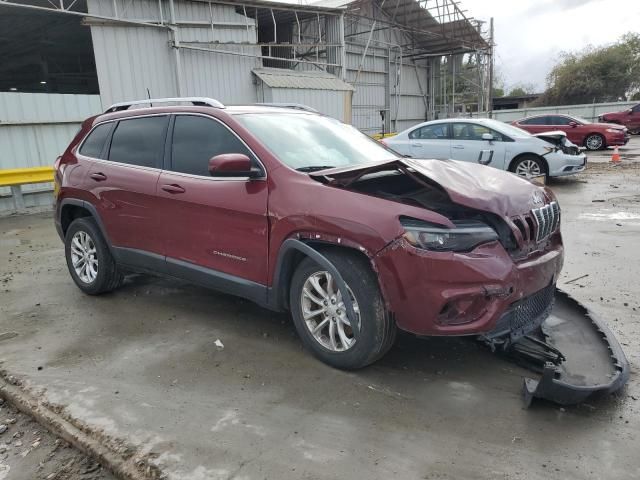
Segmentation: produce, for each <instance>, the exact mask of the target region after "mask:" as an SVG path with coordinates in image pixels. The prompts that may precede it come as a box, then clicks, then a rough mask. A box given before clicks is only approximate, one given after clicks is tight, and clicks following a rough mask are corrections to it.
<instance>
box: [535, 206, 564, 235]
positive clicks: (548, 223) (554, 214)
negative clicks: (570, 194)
mask: <svg viewBox="0 0 640 480" xmlns="http://www.w3.org/2000/svg"><path fill="white" fill-rule="evenodd" d="M531 214H532V215H533V218H534V219H535V222H536V234H535V239H536V242H541V241H542V240H544V239H545V238H547V237H548V236H549V235H551V233H553V232H554V231H555V230H556V229H557V228H558V225H559V224H560V207H559V206H558V203H557V202H551V203H549V204H547V205H545V206H544V207H540V208H534V209H533V210H531Z"/></svg>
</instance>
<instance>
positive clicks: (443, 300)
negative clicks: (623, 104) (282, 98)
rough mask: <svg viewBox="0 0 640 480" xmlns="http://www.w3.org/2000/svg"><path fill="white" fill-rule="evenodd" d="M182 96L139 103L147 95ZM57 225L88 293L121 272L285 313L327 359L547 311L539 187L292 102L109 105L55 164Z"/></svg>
mask: <svg viewBox="0 0 640 480" xmlns="http://www.w3.org/2000/svg"><path fill="white" fill-rule="evenodd" d="M170 100H171V101H172V102H173V103H180V102H182V103H185V102H190V103H191V104H192V105H191V106H165V107H158V106H154V107H151V108H135V109H134V108H129V107H130V106H133V105H135V106H136V107H138V106H139V105H142V104H144V103H149V102H152V103H153V104H159V103H171V102H169V101H170ZM55 168H56V174H55V179H56V180H55V181H56V189H55V192H56V212H55V221H56V227H57V230H58V232H59V234H60V237H61V238H62V239H63V241H64V243H65V254H66V261H67V265H68V267H69V272H70V274H71V277H72V278H73V280H74V281H75V283H76V284H77V285H78V287H79V288H80V289H81V290H83V291H84V292H86V293H88V294H99V293H103V292H107V291H110V290H113V289H115V288H116V287H117V286H118V285H119V284H120V283H121V281H122V279H123V272H130V271H142V272H150V273H154V274H160V275H166V276H169V277H175V278H180V279H185V280H187V281H191V282H194V283H197V284H200V285H204V286H207V287H211V288H213V289H216V290H219V291H222V292H226V293H229V294H233V295H237V296H240V297H244V298H247V299H250V300H252V301H254V302H256V303H258V304H260V305H262V306H264V307H267V308H270V309H273V310H277V311H284V310H289V311H290V312H291V315H292V317H293V320H294V323H295V326H296V329H297V331H298V333H299V335H300V337H301V339H302V341H303V343H304V344H305V345H306V346H307V347H308V348H309V349H310V350H312V351H313V352H314V353H315V354H316V355H317V356H318V357H320V358H321V359H322V360H323V361H325V362H326V363H328V364H330V365H333V366H336V367H340V368H358V367H362V366H365V365H367V364H369V363H371V362H373V361H375V360H377V359H378V358H380V357H381V356H382V355H383V354H384V353H385V352H386V351H387V350H388V349H389V348H390V347H391V345H392V343H393V341H394V338H395V332H396V328H397V327H399V328H401V329H403V330H406V331H409V332H413V333H416V334H419V335H475V336H479V337H480V338H482V339H484V340H486V341H489V342H491V343H492V345H495V344H500V345H507V344H509V343H511V342H513V341H515V340H517V339H519V338H520V337H522V336H523V335H526V334H527V333H528V332H530V331H532V330H533V329H535V328H537V327H538V326H539V325H540V324H541V323H542V321H544V320H545V318H546V317H547V316H548V314H549V311H550V309H551V305H552V302H553V297H554V288H555V282H556V279H557V277H558V274H559V272H560V269H561V266H562V261H563V247H562V240H561V235H560V229H559V226H560V210H559V207H558V203H557V202H556V201H555V199H554V197H553V194H552V193H551V192H550V191H549V190H547V189H544V188H541V187H538V186H536V185H534V184H533V183H531V182H529V181H527V180H525V179H522V178H518V177H516V176H515V175H513V174H510V173H506V172H501V171H497V170H495V169H493V168H488V167H485V166H482V165H472V164H467V163H460V162H456V161H441V160H417V159H408V158H403V157H400V156H399V155H397V154H396V153H395V152H393V151H391V150H389V149H387V148H386V147H384V146H383V145H381V144H380V143H378V142H376V141H374V140H372V139H370V138H369V137H367V136H366V135H364V134H362V133H360V132H359V131H358V130H356V129H355V128H353V127H351V126H349V125H345V124H343V123H340V122H339V121H337V120H334V119H332V118H329V117H326V116H323V115H320V114H318V113H315V112H312V111H309V110H308V109H306V108H305V107H302V106H297V107H296V106H293V105H292V106H289V108H284V107H283V106H282V105H279V106H266V105H254V106H236V107H224V106H223V105H222V104H220V103H219V102H217V101H215V100H212V99H202V98H182V99H164V100H151V101H149V100H147V101H144V102H142V101H141V102H130V103H126V104H117V105H114V106H113V107H111V108H110V109H109V110H107V112H106V113H104V114H102V115H98V116H96V117H92V118H89V119H88V120H86V121H85V122H84V123H83V125H82V128H81V131H80V132H79V133H78V134H77V135H76V137H75V138H74V139H73V141H72V142H71V144H70V145H69V147H68V148H67V150H66V151H65V152H64V154H63V155H62V156H61V157H60V158H58V160H57V161H56V165H55Z"/></svg>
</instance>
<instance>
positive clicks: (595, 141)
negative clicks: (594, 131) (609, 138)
mask: <svg viewBox="0 0 640 480" xmlns="http://www.w3.org/2000/svg"><path fill="white" fill-rule="evenodd" d="M587 146H588V147H589V148H590V149H591V150H597V149H599V148H600V147H601V146H602V138H600V137H599V136H598V135H591V136H590V137H589V138H587Z"/></svg>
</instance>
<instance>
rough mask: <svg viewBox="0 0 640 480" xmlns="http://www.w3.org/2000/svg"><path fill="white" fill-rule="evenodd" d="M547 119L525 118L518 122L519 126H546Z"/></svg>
mask: <svg viewBox="0 0 640 480" xmlns="http://www.w3.org/2000/svg"><path fill="white" fill-rule="evenodd" d="M548 118H549V117H533V118H527V119H525V120H522V121H521V122H520V125H548V122H547V119H548Z"/></svg>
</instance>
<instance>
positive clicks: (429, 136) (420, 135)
mask: <svg viewBox="0 0 640 480" xmlns="http://www.w3.org/2000/svg"><path fill="white" fill-rule="evenodd" d="M448 126H449V124H448V123H436V124H435V125H425V126H424V127H420V128H416V129H415V130H413V131H412V132H410V133H409V138H411V139H416V140H447V139H448V138H449V132H448V130H449V128H448Z"/></svg>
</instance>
